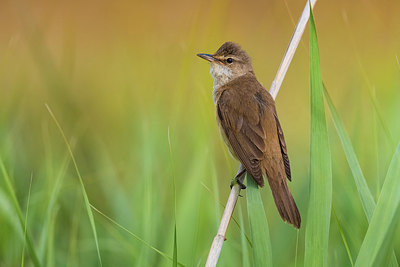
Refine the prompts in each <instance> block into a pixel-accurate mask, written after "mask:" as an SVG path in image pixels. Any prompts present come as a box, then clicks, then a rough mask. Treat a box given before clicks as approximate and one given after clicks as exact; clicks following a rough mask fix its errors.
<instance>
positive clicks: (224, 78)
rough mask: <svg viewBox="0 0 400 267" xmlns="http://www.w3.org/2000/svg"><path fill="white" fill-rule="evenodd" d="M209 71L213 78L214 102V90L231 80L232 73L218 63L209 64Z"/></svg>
mask: <svg viewBox="0 0 400 267" xmlns="http://www.w3.org/2000/svg"><path fill="white" fill-rule="evenodd" d="M210 73H211V76H212V77H213V79H214V84H213V96H214V102H215V90H217V89H218V88H219V87H221V86H223V85H225V84H226V83H228V82H230V81H231V80H233V78H234V75H233V73H232V71H231V70H230V69H229V68H227V67H225V66H223V65H220V64H218V63H217V64H211V68H210Z"/></svg>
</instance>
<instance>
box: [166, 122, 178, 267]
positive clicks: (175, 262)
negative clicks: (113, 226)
mask: <svg viewBox="0 0 400 267" xmlns="http://www.w3.org/2000/svg"><path fill="white" fill-rule="evenodd" d="M168 146H169V156H170V162H171V172H172V186H173V193H174V252H173V256H172V266H173V267H177V266H178V243H177V240H176V186H175V172H174V161H173V157H172V146H171V137H170V133H169V127H168Z"/></svg>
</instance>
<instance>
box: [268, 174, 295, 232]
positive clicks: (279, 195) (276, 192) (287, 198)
mask: <svg viewBox="0 0 400 267" xmlns="http://www.w3.org/2000/svg"><path fill="white" fill-rule="evenodd" d="M267 176H268V175H267ZM268 182H269V185H270V187H271V191H272V195H273V196H274V200H275V205H276V207H277V208H278V211H279V214H280V215H281V217H282V219H283V220H284V221H286V222H288V223H290V224H292V225H293V226H294V227H296V228H297V229H298V228H300V224H301V217H300V213H299V210H298V209H297V206H296V202H294V199H293V197H292V194H291V193H290V191H289V188H288V186H287V183H286V179H282V180H280V181H274V180H272V179H270V178H268Z"/></svg>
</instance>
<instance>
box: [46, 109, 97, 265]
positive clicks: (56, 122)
mask: <svg viewBox="0 0 400 267" xmlns="http://www.w3.org/2000/svg"><path fill="white" fill-rule="evenodd" d="M46 108H47V110H48V111H49V113H50V116H51V117H52V118H53V120H54V122H55V124H56V125H57V128H58V130H59V131H60V133H61V135H62V138H63V139H64V142H65V145H66V146H67V148H68V152H69V154H70V156H71V159H72V162H73V164H74V167H75V171H76V174H77V175H78V178H79V183H80V185H81V189H82V194H83V199H84V201H85V207H86V212H87V214H88V217H89V221H90V226H91V228H92V232H93V236H94V241H95V243H96V250H97V256H98V258H99V263H100V266H103V264H102V261H101V255H100V249H99V241H98V238H97V231H96V224H95V222H94V218H93V212H92V210H91V208H90V202H89V198H88V196H87V193H86V189H85V185H84V183H83V179H82V176H81V173H80V171H79V168H78V164H77V163H76V160H75V156H74V153H72V149H71V146H70V144H69V142H68V140H67V137H66V136H65V134H64V131H63V129H62V128H61V125H60V124H59V123H58V120H57V119H56V117H55V116H54V114H53V112H52V111H51V109H50V107H49V106H48V105H47V104H46Z"/></svg>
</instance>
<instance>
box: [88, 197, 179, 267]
mask: <svg viewBox="0 0 400 267" xmlns="http://www.w3.org/2000/svg"><path fill="white" fill-rule="evenodd" d="M90 207H91V208H92V209H94V210H95V211H96V212H97V213H99V214H100V215H101V216H103V217H104V218H106V219H107V220H109V221H110V222H111V223H113V224H114V225H116V226H117V227H118V228H120V229H122V230H124V231H125V232H127V233H128V234H130V235H131V236H133V237H134V238H135V239H137V240H139V241H140V242H142V244H144V245H145V246H147V247H148V248H150V249H152V250H153V251H155V252H157V253H158V254H159V255H161V256H163V257H164V258H165V259H167V260H170V261H173V259H172V258H171V257H170V256H168V255H167V253H165V252H162V251H161V250H159V249H157V248H155V247H153V246H152V245H150V244H149V243H147V242H146V241H144V240H143V239H141V238H140V237H139V236H137V235H135V234H134V233H133V232H131V231H130V230H128V229H127V228H125V227H124V226H122V225H121V224H119V223H117V222H116V221H114V220H113V219H111V218H110V217H108V216H107V215H105V214H104V213H103V212H101V211H100V210H98V209H97V208H96V207H95V206H93V205H92V204H90ZM178 265H179V266H185V265H183V264H182V263H179V262H178Z"/></svg>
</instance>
